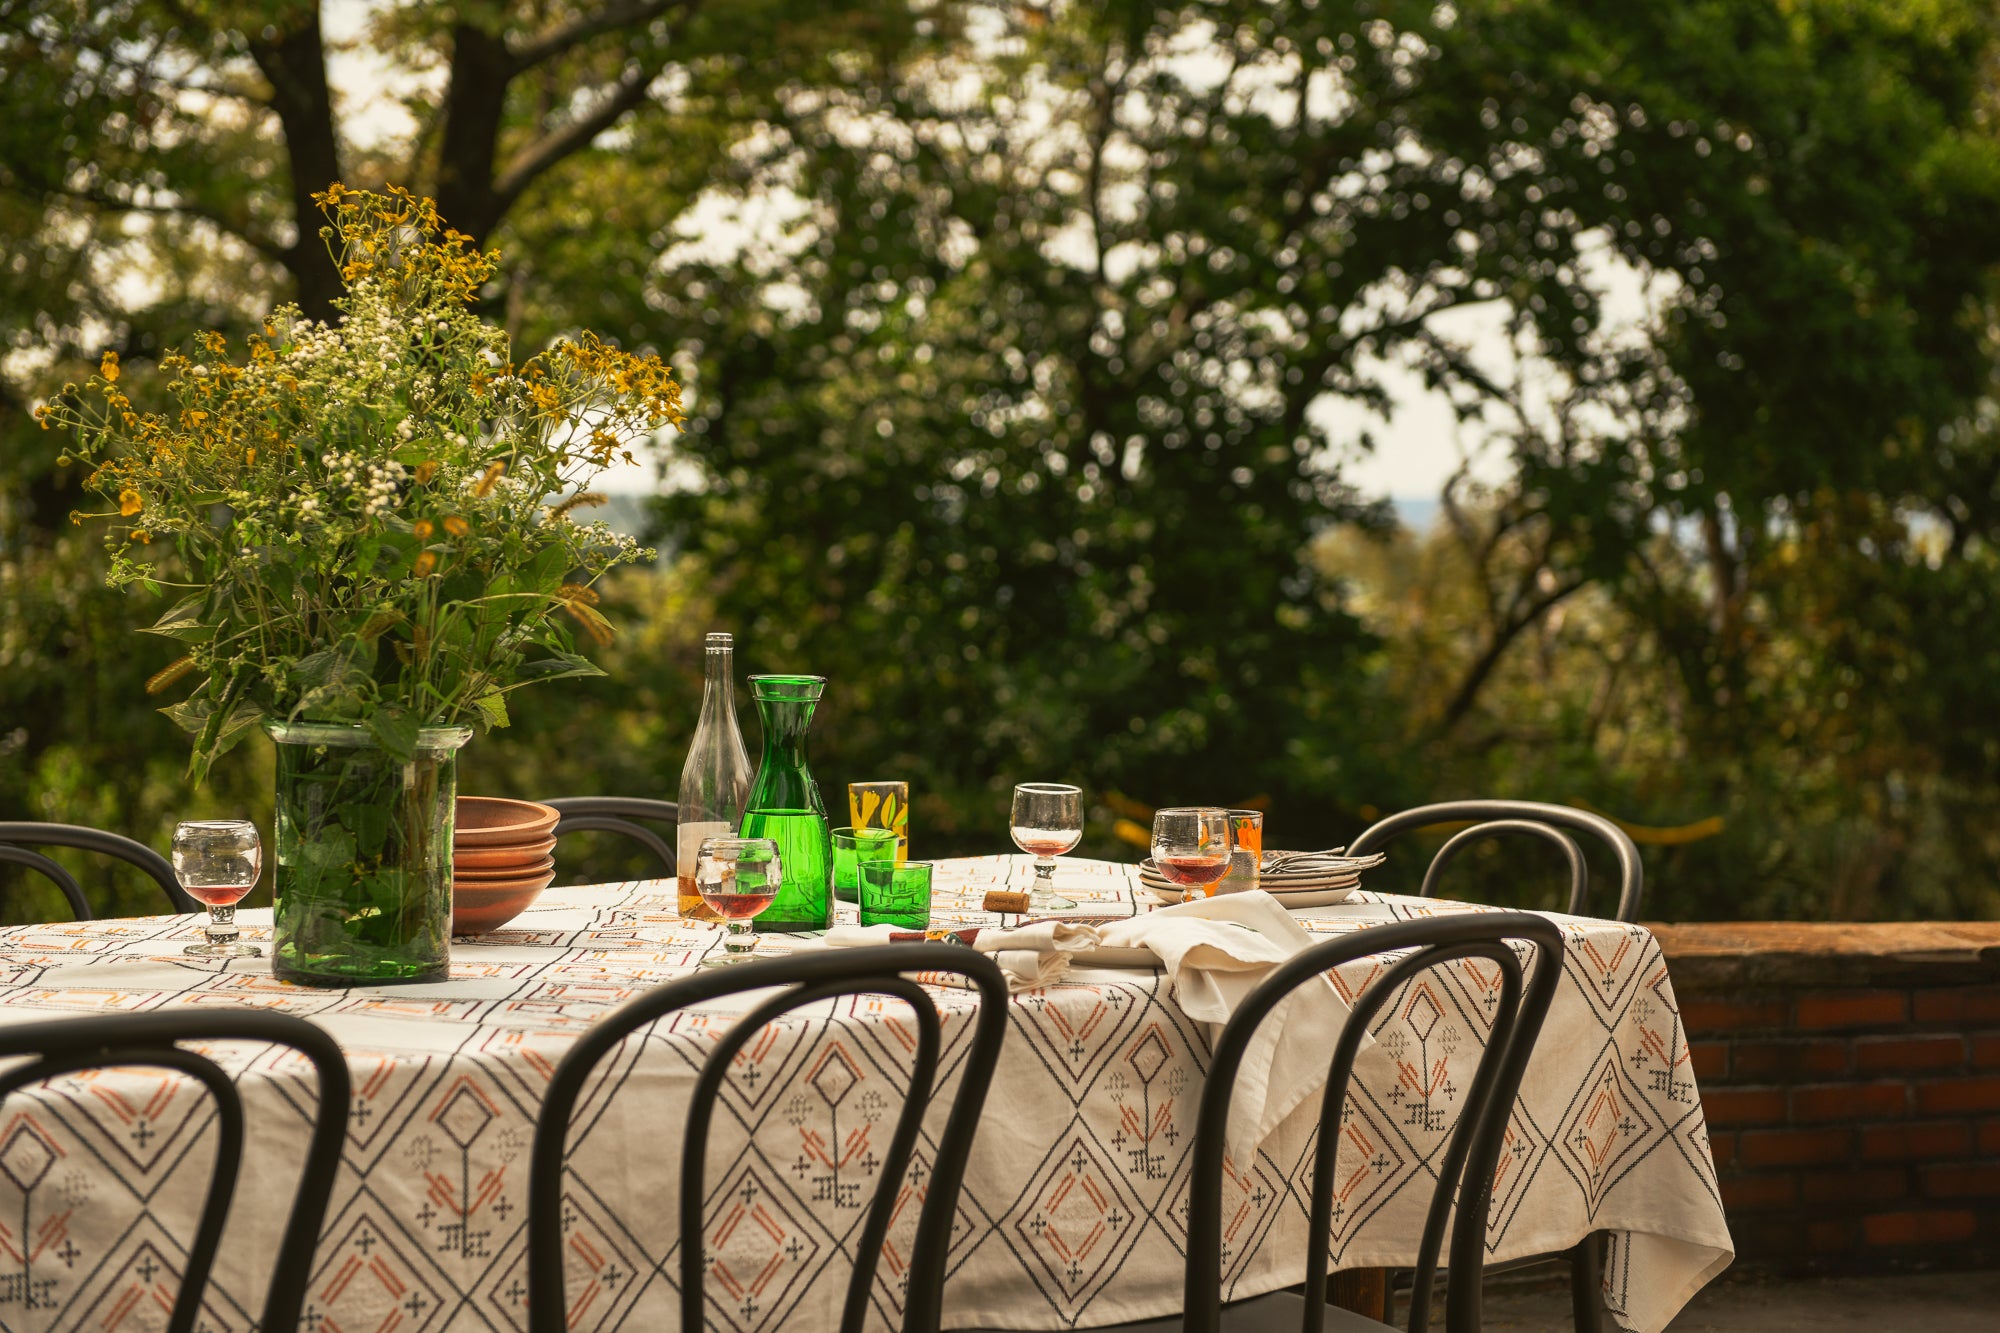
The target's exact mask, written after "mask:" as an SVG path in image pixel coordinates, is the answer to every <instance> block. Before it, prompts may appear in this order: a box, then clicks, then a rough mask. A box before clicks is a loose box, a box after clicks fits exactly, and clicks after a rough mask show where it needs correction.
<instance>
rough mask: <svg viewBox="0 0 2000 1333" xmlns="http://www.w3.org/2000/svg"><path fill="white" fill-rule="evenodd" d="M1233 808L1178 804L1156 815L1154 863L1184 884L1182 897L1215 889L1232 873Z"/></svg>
mask: <svg viewBox="0 0 2000 1333" xmlns="http://www.w3.org/2000/svg"><path fill="white" fill-rule="evenodd" d="M1231 846H1232V841H1231V839H1230V836H1229V812H1228V811H1227V810H1219V809H1216V808H1215V807H1213V806H1205V805H1192V806H1177V807H1174V808H1172V809H1167V810H1161V811H1159V812H1158V813H1156V814H1155V815H1154V816H1153V864H1155V865H1157V866H1158V867H1159V868H1160V873H1161V874H1162V875H1164V876H1166V877H1167V878H1168V879H1169V880H1172V881H1173V882H1174V883H1176V884H1178V885H1180V886H1181V901H1183V902H1192V901H1194V900H1195V899H1196V898H1198V897H1204V896H1206V895H1207V894H1209V893H1212V892H1214V889H1213V888H1212V887H1210V886H1212V885H1213V884H1215V883H1216V881H1218V880H1220V879H1221V878H1222V877H1223V876H1224V875H1226V874H1228V873H1229V852H1230V848H1231Z"/></svg>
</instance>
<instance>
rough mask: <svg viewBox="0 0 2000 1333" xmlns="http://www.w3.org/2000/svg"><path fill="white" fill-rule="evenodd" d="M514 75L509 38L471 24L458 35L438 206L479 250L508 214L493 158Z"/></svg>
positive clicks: (454, 33) (441, 147)
mask: <svg viewBox="0 0 2000 1333" xmlns="http://www.w3.org/2000/svg"><path fill="white" fill-rule="evenodd" d="M512 72H513V71H512V68H511V65H510V62H509V60H508V56H507V44H506V41H505V39H503V38H501V37H497V36H495V35H494V34H492V33H489V32H484V31H482V30H480V29H478V28H475V27H471V26H469V25H466V24H460V25H459V26H458V27H456V28H454V29H453V30H452V48H451V83H450V84H449V86H448V91H447V92H446V94H445V110H444V134H443V142H442V143H441V144H440V145H439V157H438V175H437V206H438V212H439V214H440V215H442V216H443V218H444V220H445V222H446V223H447V224H449V225H450V226H453V227H456V228H457V229H458V230H459V231H462V232H464V233H465V234H466V235H467V236H470V237H471V238H472V243H473V244H474V245H484V244H485V243H486V238H487V237H488V236H489V235H491V234H492V231H493V229H494V228H495V227H497V226H498V225H499V224H500V217H501V214H502V212H503V211H504V210H503V209H502V207H501V205H500V200H499V198H498V196H497V195H495V193H494V190H493V176H494V172H493V158H494V154H495V152H496V151H497V150H498V146H499V141H500V119H501V115H502V113H503V112H504V111H505V109H506V104H507V83H508V81H509V79H510V78H511V77H512Z"/></svg>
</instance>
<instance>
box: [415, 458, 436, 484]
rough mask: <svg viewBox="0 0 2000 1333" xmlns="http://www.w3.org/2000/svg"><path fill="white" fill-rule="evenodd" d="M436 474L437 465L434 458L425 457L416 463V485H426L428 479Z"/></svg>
mask: <svg viewBox="0 0 2000 1333" xmlns="http://www.w3.org/2000/svg"><path fill="white" fill-rule="evenodd" d="M437 474H438V465H437V462H436V460H434V459H429V458H427V459H425V460H424V461H423V462H421V463H419V464H417V485H419V486H424V485H428V484H429V482H430V479H431V478H432V477H435V476H436V475H437Z"/></svg>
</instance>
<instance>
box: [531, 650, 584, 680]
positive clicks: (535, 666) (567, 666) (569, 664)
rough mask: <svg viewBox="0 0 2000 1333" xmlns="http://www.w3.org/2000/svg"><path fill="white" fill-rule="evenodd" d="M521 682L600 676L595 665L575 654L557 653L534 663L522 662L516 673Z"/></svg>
mask: <svg viewBox="0 0 2000 1333" xmlns="http://www.w3.org/2000/svg"><path fill="white" fill-rule="evenodd" d="M518 674H519V676H520V678H521V679H522V680H564V679H567V678H569V677H575V676H601V675H603V674H604V671H603V669H602V668H601V667H599V666H598V665H597V663H595V662H593V661H591V660H590V659H589V658H587V657H581V656H578V655H577V654H576V653H557V654H556V655H555V656H554V657H544V658H542V659H541V660H540V661H536V662H523V663H522V664H521V670H520V672H519V673H518Z"/></svg>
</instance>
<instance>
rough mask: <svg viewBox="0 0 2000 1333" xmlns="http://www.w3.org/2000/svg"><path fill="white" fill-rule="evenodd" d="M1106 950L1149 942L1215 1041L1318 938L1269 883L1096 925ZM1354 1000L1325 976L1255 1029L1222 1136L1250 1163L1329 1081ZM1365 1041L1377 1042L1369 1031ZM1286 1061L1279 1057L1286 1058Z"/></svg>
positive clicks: (1180, 997) (1190, 1014) (1179, 993)
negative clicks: (1273, 974)
mask: <svg viewBox="0 0 2000 1333" xmlns="http://www.w3.org/2000/svg"><path fill="white" fill-rule="evenodd" d="M1098 934H1099V936H1100V938H1101V942H1102V946H1103V947H1104V948H1105V949H1107V950H1110V949H1134V948H1137V949H1149V950H1151V951H1152V952H1153V953H1154V954H1155V955H1156V956H1158V958H1159V960H1160V962H1161V963H1162V964H1163V965H1164V966H1165V968H1166V971H1167V977H1168V980H1169V981H1170V982H1171V983H1172V986H1173V993H1174V996H1175V998H1176V999H1177V1000H1179V1002H1180V1006H1181V1008H1182V1010H1184V1011H1185V1012H1186V1013H1187V1016H1188V1017H1189V1018H1192V1019H1194V1020H1195V1021H1197V1022H1200V1023H1206V1024H1208V1027H1209V1036H1210V1039H1211V1040H1213V1039H1214V1038H1215V1037H1217V1036H1219V1035H1220V1034H1221V1031H1222V1025H1223V1024H1224V1023H1226V1022H1228V1021H1229V1016H1230V1015H1231V1014H1233V1013H1235V1012H1236V1010H1237V1008H1238V1006H1240V1005H1241V1004H1242V1003H1243V1001H1244V1000H1245V999H1246V998H1247V997H1248V996H1249V994H1250V992H1251V991H1253V990H1255V989H1256V987H1257V984H1258V983H1259V982H1261V981H1263V979H1264V978H1265V977H1266V976H1267V975H1269V974H1270V971H1271V969H1272V968H1274V967H1276V966H1277V965H1278V964H1279V963H1282V962H1284V961H1285V960H1286V959H1288V958H1290V957H1291V956H1292V955H1293V954H1296V953H1298V952H1299V951H1300V950H1301V949H1304V948H1305V947H1306V946H1308V945H1310V944H1313V943H1315V942H1316V941H1315V938H1314V937H1313V936H1312V935H1309V934H1307V933H1306V931H1305V930H1304V929H1303V928H1301V927H1300V925H1299V923H1298V922H1297V921H1295V920H1293V919H1292V914H1291V913H1290V912H1287V911H1286V910H1285V908H1284V906H1283V905H1282V904H1280V903H1279V902H1278V900H1277V899H1275V898H1273V897H1272V896H1271V895H1270V894H1268V893H1266V892H1264V891H1263V890H1262V889H1252V890H1250V891H1248V892H1245V893H1230V894H1221V895H1218V896H1216V897H1214V898H1197V899H1195V900H1194V901H1193V902H1187V903H1181V904H1179V905H1178V906H1174V907H1163V908H1160V909H1158V910H1157V911H1152V912H1146V913H1142V914H1141V915H1139V916H1135V917H1132V918H1130V919H1128V920H1123V921H1114V922H1109V923H1106V924H1104V925H1101V926H1100V927H1099V928H1098ZM1348 1013H1349V1010H1348V1007H1347V1004H1346V1002H1345V1001H1344V1000H1342V999H1341V998H1340V993H1339V992H1338V991H1336V990H1334V988H1333V985H1332V983H1331V982H1329V981H1328V980H1327V979H1326V978H1325V977H1320V978H1318V979H1316V980H1314V981H1310V982H1307V983H1306V984H1305V985H1303V986H1300V987H1299V988H1298V989H1297V990H1294V991H1293V992H1292V993H1291V994H1290V995H1289V996H1287V997H1286V998H1285V999H1284V1000H1283V1001H1281V1002H1280V1003H1279V1005H1278V1007H1277V1008H1276V1009H1274V1010H1272V1011H1271V1014H1270V1015H1269V1016H1268V1017H1267V1018H1265V1020H1264V1021H1263V1023H1261V1024H1260V1025H1259V1026H1258V1028H1257V1034H1256V1036H1255V1037H1254V1038H1252V1040H1251V1042H1250V1047H1249V1049H1248V1050H1247V1051H1245V1052H1244V1058H1243V1067H1242V1069H1241V1070H1240V1071H1239V1072H1238V1075H1237V1081H1236V1095H1235V1096H1234V1097H1233V1098H1232V1099H1231V1104H1230V1112H1229V1129H1228V1133H1227V1135H1226V1136H1225V1137H1226V1140H1227V1146H1228V1149H1229V1154H1230V1156H1231V1157H1233V1158H1235V1159H1236V1160H1237V1161H1238V1162H1242V1161H1246V1160H1248V1158H1249V1157H1250V1155H1251V1154H1252V1153H1254V1152H1255V1150H1256V1148H1257V1146H1258V1145H1259V1144H1261V1143H1262V1142H1263V1141H1264V1140H1265V1138H1266V1137H1267V1136H1269V1134H1270V1133H1271V1131H1272V1130H1274V1129H1276V1128H1277V1127H1278V1125H1279V1123H1280V1122H1281V1121H1283V1120H1284V1118H1285V1117H1286V1116H1288V1115H1290V1114H1291V1112H1292V1110H1293V1108H1294V1107H1296V1106H1298V1104H1299V1103H1300V1102H1302V1101H1304V1100H1305V1099H1306V1098H1307V1097H1310V1096H1312V1095H1314V1094H1315V1093H1318V1092H1319V1091H1320V1090H1321V1089H1322V1088H1324V1087H1325V1086H1326V1074H1327V1066H1328V1065H1329V1064H1330V1063H1331V1061H1332V1059H1333V1047H1334V1043H1335V1042H1336V1041H1338V1040H1339V1038H1340V1033H1341V1029H1342V1028H1343V1027H1345V1026H1346V1023H1347V1017H1348ZM1361 1044H1362V1045H1363V1046H1364V1047H1366V1046H1370V1045H1373V1044H1374V1043H1373V1039H1372V1038H1369V1037H1366V1036H1364V1037H1363V1038H1362V1043H1361ZM1281 1054H1282V1056H1283V1057H1284V1058H1282V1059H1280V1058H1279V1057H1280V1055H1281Z"/></svg>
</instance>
